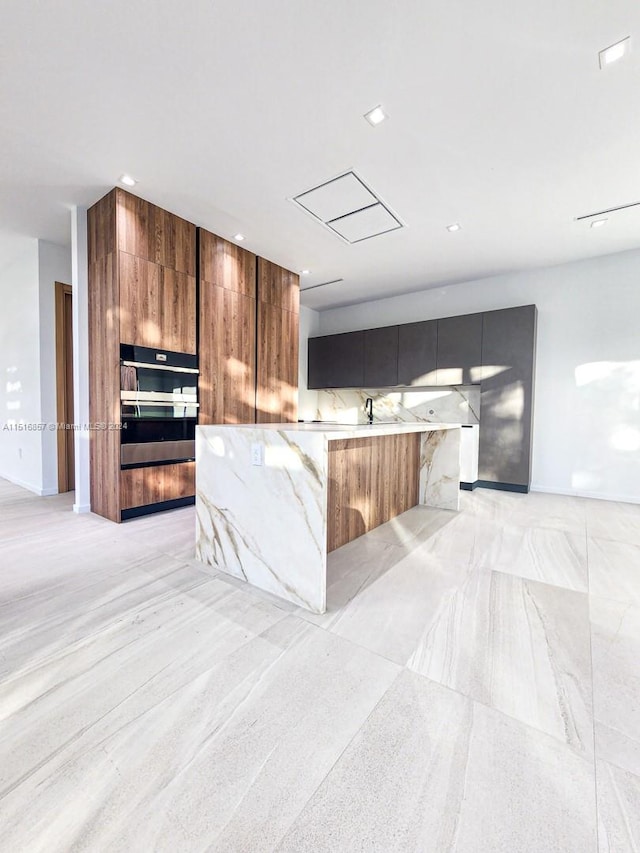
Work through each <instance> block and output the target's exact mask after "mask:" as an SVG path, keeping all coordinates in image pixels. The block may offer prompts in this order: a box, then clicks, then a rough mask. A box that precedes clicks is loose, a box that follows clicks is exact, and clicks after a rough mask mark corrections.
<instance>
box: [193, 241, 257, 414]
mask: <svg viewBox="0 0 640 853" xmlns="http://www.w3.org/2000/svg"><path fill="white" fill-rule="evenodd" d="M198 240H199V256H200V265H199V266H200V270H199V272H200V307H199V311H200V328H199V347H198V351H199V357H200V384H199V400H200V417H199V423H201V424H243V423H255V419H256V256H255V255H253V254H252V253H251V252H247V251H246V249H242V248H241V247H240V246H237V245H236V244H235V243H230V242H229V241H228V240H223V239H222V238H221V237H217V236H216V235H215V234H211V233H210V232H209V231H205V230H204V229H203V228H200V229H198Z"/></svg>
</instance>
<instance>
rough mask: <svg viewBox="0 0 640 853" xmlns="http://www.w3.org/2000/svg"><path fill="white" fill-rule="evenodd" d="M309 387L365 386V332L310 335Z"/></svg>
mask: <svg viewBox="0 0 640 853" xmlns="http://www.w3.org/2000/svg"><path fill="white" fill-rule="evenodd" d="M308 371H309V372H308V382H307V386H308V387H309V388H362V387H363V386H364V332H345V333H344V334H340V335H324V336H323V337H321V338H309V368H308Z"/></svg>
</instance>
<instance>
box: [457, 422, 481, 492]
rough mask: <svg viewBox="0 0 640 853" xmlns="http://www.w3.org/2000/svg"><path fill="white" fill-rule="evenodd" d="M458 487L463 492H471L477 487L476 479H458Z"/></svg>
mask: <svg viewBox="0 0 640 853" xmlns="http://www.w3.org/2000/svg"><path fill="white" fill-rule="evenodd" d="M463 426H464V424H463ZM460 488H461V489H462V491H463V492H472V491H473V490H474V489H477V488H478V480H474V481H473V483H465V482H463V481H462V480H460Z"/></svg>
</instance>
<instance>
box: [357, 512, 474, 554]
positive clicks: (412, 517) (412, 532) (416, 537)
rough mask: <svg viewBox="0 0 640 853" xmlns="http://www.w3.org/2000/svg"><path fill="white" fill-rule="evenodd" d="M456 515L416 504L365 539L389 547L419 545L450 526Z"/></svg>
mask: <svg viewBox="0 0 640 853" xmlns="http://www.w3.org/2000/svg"><path fill="white" fill-rule="evenodd" d="M458 515H459V514H458V513H457V512H455V511H454V510H449V509H434V508H433V507H428V506H423V505H422V504H418V506H414V507H412V508H411V509H409V510H407V512H403V513H402V515H398V516H397V517H396V518H392V519H391V520H390V521H387V522H386V523H385V524H381V525H380V526H379V527H376V528H374V529H373V530H371V531H370V532H369V533H368V534H367V538H369V539H372V540H380V541H382V542H388V543H389V544H390V545H409V544H420V543H421V542H423V541H424V540H425V539H428V538H429V537H430V536H432V535H433V534H434V533H435V532H436V531H438V530H440V529H441V528H443V527H446V526H447V525H449V524H451V522H453V521H454V520H455V519H456V518H458Z"/></svg>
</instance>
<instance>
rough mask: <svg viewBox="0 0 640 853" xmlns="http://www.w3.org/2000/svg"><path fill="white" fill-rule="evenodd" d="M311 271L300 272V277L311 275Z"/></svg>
mask: <svg viewBox="0 0 640 853" xmlns="http://www.w3.org/2000/svg"><path fill="white" fill-rule="evenodd" d="M310 272H311V270H300V275H309V273H310Z"/></svg>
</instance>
